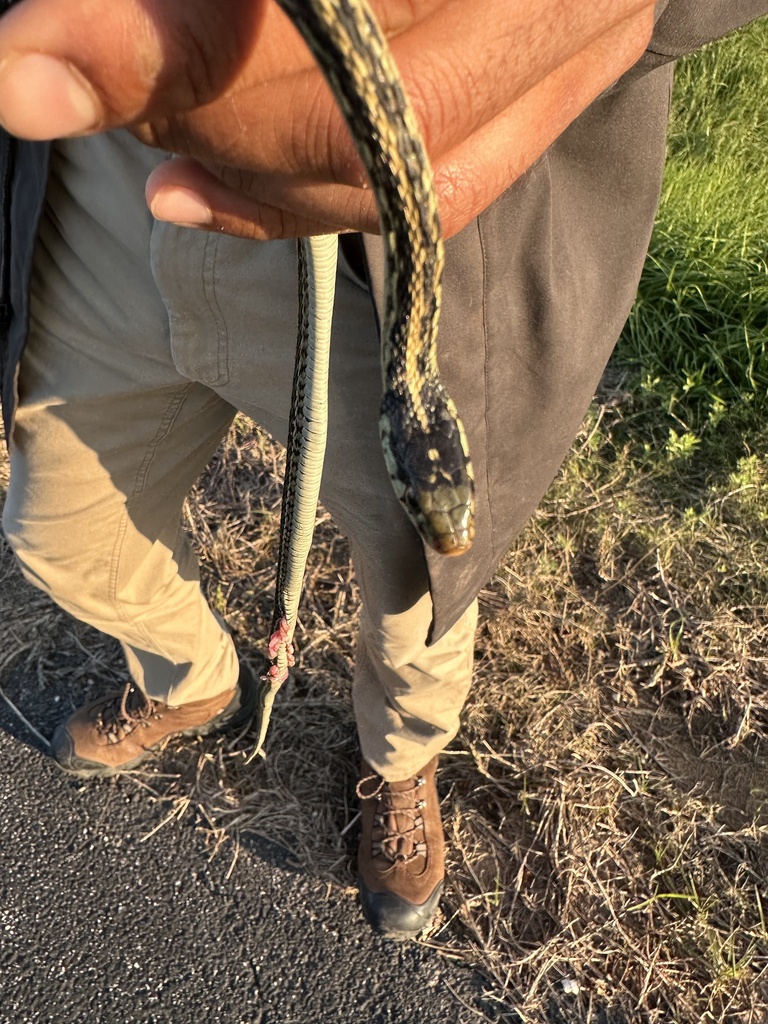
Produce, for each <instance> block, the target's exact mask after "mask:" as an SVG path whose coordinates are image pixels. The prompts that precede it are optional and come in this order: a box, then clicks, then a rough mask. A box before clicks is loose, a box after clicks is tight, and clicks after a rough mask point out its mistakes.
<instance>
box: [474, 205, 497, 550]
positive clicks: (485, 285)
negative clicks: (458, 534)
mask: <svg viewBox="0 0 768 1024" xmlns="http://www.w3.org/2000/svg"><path fill="white" fill-rule="evenodd" d="M481 219H482V215H481V216H480V217H478V218H477V237H478V241H479V244H480V258H481V260H482V268H483V424H484V426H485V486H486V494H487V502H486V503H487V506H488V520H489V522H490V526H491V547H492V549H493V550H494V551H495V550H496V543H495V541H496V528H495V524H494V521H493V507H492V505H491V459H490V451H491V448H490V438H491V427H490V423H489V420H488V395H489V385H490V382H489V380H488V377H489V373H490V358H489V342H488V256H487V252H486V248H485V239H484V238H483V229H482V225H481Z"/></svg>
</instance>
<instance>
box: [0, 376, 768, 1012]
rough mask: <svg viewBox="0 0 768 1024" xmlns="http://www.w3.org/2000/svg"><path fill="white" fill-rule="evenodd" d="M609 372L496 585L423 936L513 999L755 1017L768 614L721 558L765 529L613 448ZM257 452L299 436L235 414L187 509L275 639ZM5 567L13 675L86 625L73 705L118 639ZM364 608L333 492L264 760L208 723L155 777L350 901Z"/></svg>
mask: <svg viewBox="0 0 768 1024" xmlns="http://www.w3.org/2000/svg"><path fill="white" fill-rule="evenodd" d="M618 394H619V396H621V395H622V394H623V392H618ZM616 395H617V393H616V391H615V390H614V391H613V392H610V393H609V394H608V396H607V397H606V396H605V395H604V396H603V403H602V405H596V406H595V408H594V410H593V412H592V413H591V416H590V419H589V420H588V421H587V423H586V424H585V428H584V431H583V433H582V436H581V437H580V438H579V440H578V441H577V444H576V446H575V450H574V454H573V455H572V457H571V459H570V461H569V463H568V464H567V466H566V468H565V469H564V471H563V473H562V475H561V479H560V481H559V483H558V485H557V489H556V491H555V492H553V495H552V497H551V498H550V499H549V500H548V501H547V502H546V503H545V505H544V506H543V508H542V510H541V512H540V514H539V516H538V517H537V519H536V520H535V521H534V522H533V523H531V524H530V526H529V528H528V529H527V531H526V532H525V534H524V536H523V537H522V538H521V540H520V542H519V544H518V545H517V547H516V548H515V550H514V551H513V552H512V553H510V555H509V557H508V559H507V560H506V562H505V563H504V565H503V566H502V567H501V568H500V570H499V572H498V574H497V576H496V578H495V579H494V581H493V583H492V584H491V585H490V586H489V587H488V588H487V589H486V590H485V591H484V592H483V594H482V595H481V605H482V622H481V627H480V630H479V633H478V638H477V677H476V684H475V687H474V690H473V694H472V697H471V699H470V702H469V703H468V705H467V707H466V710H465V716H464V727H463V730H462V733H461V735H460V737H459V739H458V740H457V741H456V742H455V743H454V744H453V746H452V748H451V750H450V752H449V753H448V755H446V757H445V758H444V762H443V769H442V773H441V782H440V788H441V792H442V794H443V802H444V811H445V820H446V823H447V827H448V832H449V837H450V855H449V885H448V890H447V895H446V898H445V900H444V903H443V912H442V913H443V916H442V918H441V919H440V921H439V922H438V923H437V925H436V927H435V929H434V931H433V933H432V934H431V935H430V936H428V937H427V938H426V939H425V940H424V941H427V942H429V943H430V944H432V945H434V946H435V947H436V948H437V949H439V950H440V951H441V952H442V953H443V954H444V955H449V956H458V957H462V958H465V959H467V960H468V961H470V962H471V963H473V964H476V965H478V966H479V967H480V968H481V969H483V970H484V971H485V972H486V973H487V974H488V975H489V976H490V977H491V978H493V979H495V982H496V988H495V991H496V995H497V998H498V1004H499V1014H500V1019H506V1020H509V1021H512V1020H522V1021H531V1022H533V1021H541V1022H544V1021H547V1022H557V1021H567V1022H569V1024H581V1022H584V1024H586V1022H592V1021H595V1022H597V1021H604V1022H608V1021H614V1022H620V1021H628V1022H633V1024H634V1022H638V1024H639V1022H664V1024H666V1022H670V1021H675V1022H678V1024H698V1022H700V1021H718V1022H723V1024H725V1022H728V1024H736V1022H738V1024H742V1022H744V1024H746V1022H748V1021H750V1022H755V1024H757V1022H758V1021H762V1020H764V1019H765V1013H766V1006H767V1005H768V971H767V970H766V967H767V965H768V934H767V933H766V924H765V917H764V912H763V904H764V903H765V879H766V878H767V877H768V848H767V847H766V843H765V830H766V824H767V823H768V816H767V815H766V810H765V800H766V797H767V796H768V769H767V768H766V759H765V756H764V755H765V753H766V739H765V732H766V723H768V704H767V700H766V688H765V665H766V657H765V637H766V631H767V630H768V616H766V612H765V610H764V609H765V603H764V602H763V601H758V600H757V599H758V598H759V596H760V595H759V594H757V593H755V592H754V591H753V597H754V598H755V599H754V600H753V602H752V603H751V604H749V605H747V604H742V605H741V606H739V607H736V606H734V604H733V602H732V600H731V595H732V592H733V586H734V579H733V576H734V574H737V570H736V568H735V566H734V567H732V571H731V572H730V573H728V572H723V571H721V565H720V562H721V560H722V559H721V556H720V554H719V552H718V549H717V546H718V544H724V545H725V544H727V545H728V546H729V547H728V550H730V551H731V552H733V551H734V550H738V551H739V552H741V554H742V555H744V554H745V553H751V557H752V558H754V559H758V560H762V561H763V564H768V557H765V558H764V556H765V555H768V552H765V551H764V547H765V541H764V540H763V538H762V537H759V536H755V537H744V536H736V537H734V536H731V534H730V533H729V525H728V523H727V521H726V520H725V519H723V520H722V521H721V522H713V524H712V526H711V529H710V530H708V531H702V530H701V529H699V531H698V533H699V536H698V538H697V537H695V536H692V535H691V531H690V529H689V527H688V526H687V525H686V519H685V515H684V514H679V513H677V512H676V511H674V510H671V511H670V510H669V509H665V510H660V509H659V508H658V501H656V503H655V504H654V496H653V493H652V492H651V493H647V484H646V483H645V482H643V480H642V479H639V480H636V481H635V482H634V483H631V482H628V481H627V480H626V479H625V475H624V471H623V470H622V469H621V468H620V463H618V462H614V463H611V462H609V461H608V460H607V459H605V458H603V457H602V456H603V454H604V452H603V447H604V445H606V444H608V440H607V439H608V438H609V437H610V423H609V421H610V420H611V418H613V419H615V420H616V421H617V422H618V421H620V419H621V417H622V415H623V412H622V408H621V397H619V398H618V399H617V397H616ZM598 422H599V425H600V431H598V432H596V430H595V425H596V423H598ZM597 433H600V436H601V437H603V438H604V439H606V440H604V442H602V443H601V446H600V447H599V449H598V450H597V451H596V450H595V443H594V439H595V437H596V436H597ZM596 465H597V466H598V467H602V473H596V472H595V470H594V467H595V466H596ZM264 467H267V469H268V470H270V471H271V469H272V468H274V469H276V470H277V473H278V475H279V472H280V468H281V467H280V455H279V453H278V452H277V450H276V449H275V448H273V447H272V445H271V444H270V442H269V440H268V439H267V438H266V437H264V436H262V435H261V434H259V433H257V432H251V429H250V426H249V424H248V423H247V421H245V420H239V421H238V423H237V424H236V426H235V428H234V429H233V431H232V432H231V434H230V436H229V438H228V439H227V441H226V442H225V444H224V445H223V446H222V448H221V450H220V451H219V453H218V454H217V456H216V458H215V459H214V461H213V462H212V464H211V466H210V468H209V470H208V472H207V474H206V476H205V478H204V479H203V480H202V481H201V483H200V485H199V487H198V488H197V489H196V491H195V493H194V495H193V496H192V498H191V500H190V502H189V505H188V510H187V517H188V525H189V528H190V531H191V533H192V535H193V537H194V538H195V540H196V542H197V543H198V545H199V547H200V553H201V557H202V560H203V569H204V580H205V582H204V585H205V587H206V589H207V591H208V595H209V598H210V599H211V601H212V602H213V603H214V604H215V605H217V606H218V608H219V609H220V610H221V611H222V612H223V613H224V614H225V615H226V617H227V619H228V621H229V622H230V624H231V625H232V627H233V628H234V630H235V631H236V634H237V638H238V643H239V645H240V647H241V649H242V650H243V651H244V653H246V654H247V655H248V656H249V657H251V658H252V659H253V660H254V663H259V659H260V658H261V652H262V649H263V644H262V642H261V638H263V637H264V636H265V634H266V631H267V626H268V619H269V614H270V609H269V592H270V587H271V573H272V565H273V559H274V552H275V544H276V520H277V513H278V507H279V492H278V489H277V485H276V483H275V480H274V478H273V477H272V475H271V472H265V468H264ZM643 505H645V507H646V509H647V510H649V511H648V516H647V519H646V521H645V522H641V521H640V520H638V509H640V508H641V507H643ZM650 510H653V514H651V511H650ZM654 517H655V520H654ZM654 521H655V526H654V529H653V530H651V529H650V528H649V526H648V524H649V523H651V524H653V523H654ZM675 523H677V526H675ZM658 535H663V536H665V538H666V541H665V544H664V545H663V546H659V545H657V544H655V543H654V540H653V538H654V537H655V536H658ZM2 564H3V576H2V579H0V604H1V605H2V606H1V607H0V612H2V624H1V625H0V634H2V640H3V644H2V649H3V652H4V658H3V662H4V664H5V665H6V677H8V672H9V670H10V671H11V675H12V670H13V668H14V666H15V667H16V668H17V669H18V667H19V665H21V664H22V662H23V663H24V664H25V665H26V670H25V671H26V673H28V672H29V670H30V669H32V668H34V669H36V670H37V671H36V676H37V679H38V680H39V687H40V691H39V693H40V694H42V695H44V694H45V693H46V692H47V693H48V695H49V699H50V693H51V688H52V687H53V688H54V689H56V688H57V687H60V685H61V684H60V683H51V682H50V673H49V672H48V670H47V669H48V668H49V667H50V664H49V663H50V661H51V659H54V661H55V662H56V665H57V675H58V676H59V678H60V677H61V666H62V658H63V657H64V658H66V656H67V651H66V649H65V648H66V643H64V642H63V640H62V635H64V636H67V637H70V638H72V637H73V638H74V642H73V643H72V644H71V647H72V650H71V652H70V655H71V656H70V657H69V661H68V662H67V663H68V664H69V665H70V666H71V679H70V680H68V683H69V685H71V686H73V687H74V689H75V691H76V699H75V701H74V702H75V703H77V701H78V699H82V697H84V696H87V695H88V693H89V692H90V691H91V690H92V689H93V688H95V687H98V686H101V685H103V676H104V674H105V673H106V674H109V673H110V672H119V667H118V661H117V658H116V652H115V650H114V649H113V648H112V647H111V646H110V645H108V644H106V643H105V642H103V641H101V640H100V639H99V638H97V637H96V636H95V635H94V634H91V633H90V631H86V630H82V629H78V628H77V627H75V626H74V625H73V624H72V622H71V620H69V619H67V617H66V616H64V615H63V614H62V613H59V612H58V611H57V610H56V609H54V608H53V607H52V606H50V605H49V604H48V602H47V601H46V600H45V599H44V598H41V597H40V596H38V595H37V594H35V593H34V592H33V591H31V590H30V589H28V588H26V587H25V586H24V585H23V584H22V583H21V582H20V581H19V579H18V577H17V576H16V575H15V570H14V569H13V568H12V566H11V563H10V559H9V557H8V556H7V552H6V553H5V557H4V558H3V563H2ZM739 564H741V566H742V570H743V571H745V572H746V570H747V569H748V566H749V563H748V562H747V561H742V562H741V563H739ZM356 614H357V594H356V589H355V584H354V579H353V576H352V572H351V569H350V566H349V560H348V552H347V546H346V543H345V541H344V540H343V538H342V537H340V536H339V535H338V534H337V532H336V531H335V529H334V527H333V524H332V523H331V522H330V521H329V519H328V517H327V516H325V515H321V516H320V522H319V536H318V541H317V543H316V545H315V547H314V550H313V554H312V564H311V568H310V579H309V585H308V586H307V588H306V592H305V598H304V604H303V607H302V631H303V637H302V638H300V640H301V647H302V650H301V665H300V670H299V673H298V674H297V676H296V678H295V679H294V680H292V681H291V682H290V683H289V684H287V685H286V687H285V688H284V690H283V691H282V692H281V694H280V695H279V697H278V702H277V705H276V709H275V714H274V716H273V723H272V728H271V732H270V735H269V738H268V744H267V749H268V756H267V757H266V759H265V760H263V761H262V760H258V761H257V762H255V763H250V764H248V763H247V758H248V754H249V752H250V741H249V737H248V736H246V737H241V738H240V739H237V740H235V741H233V740H231V739H230V740H218V741H215V740H211V741H207V742H205V743H204V744H202V745H189V744H186V745H180V746H178V747H176V748H174V749H172V750H169V751H168V752H167V753H166V756H165V759H164V761H163V773H162V774H160V775H157V776H137V782H138V783H140V784H143V785H145V786H151V790H152V791H153V792H154V794H155V795H156V796H157V797H158V798H160V799H162V800H164V801H167V802H168V806H169V810H170V812H171V814H170V816H169V820H171V818H179V817H184V816H185V815H195V816H196V820H197V823H198V824H199V826H200V827H202V828H203V829H204V830H205V832H206V834H207V836H208V838H209V841H210V846H211V853H212V854H217V855H220V856H227V857H234V856H236V854H237V850H238V848H239V846H240V844H243V843H246V844H247V843H248V842H249V837H250V836H252V835H258V836H262V837H266V838H269V839H272V840H275V841H277V842H278V843H280V844H282V845H283V846H284V847H285V848H287V849H288V850H290V851H292V853H293V856H294V858H295V861H296V863H297V864H298V865H300V866H301V868H302V869H304V870H307V871H310V872H312V873H314V874H316V875H318V876H320V877H322V878H325V879H327V880H328V882H329V884H330V885H332V886H333V887H334V888H335V889H336V892H337V894H338V896H339V898H353V897H352V888H351V887H352V883H353V873H352V860H353V854H354V829H352V830H350V829H349V828H348V826H349V823H350V822H351V821H352V820H353V817H354V814H355V807H354V797H353V790H354V781H355V770H356V758H357V754H356V747H355V740H354V723H353V719H352V714H351V704H350V699H349V688H350V680H351V671H352V664H353V659H354V636H355V621H356ZM53 645H55V651H52V649H51V648H52V646H53ZM62 651H63V653H62ZM22 667H23V666H22ZM65 674H66V673H65ZM78 688H79V691H78ZM26 707H27V708H29V703H28V704H27V705H26ZM27 716H28V717H29V718H30V721H31V722H33V723H34V712H33V711H29V710H27ZM515 1014H517V1016H516V1015H515Z"/></svg>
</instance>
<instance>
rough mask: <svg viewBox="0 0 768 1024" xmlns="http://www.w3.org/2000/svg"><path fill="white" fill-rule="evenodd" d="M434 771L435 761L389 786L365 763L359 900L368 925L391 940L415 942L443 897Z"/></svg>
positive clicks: (440, 828)
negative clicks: (411, 775) (414, 938)
mask: <svg viewBox="0 0 768 1024" xmlns="http://www.w3.org/2000/svg"><path fill="white" fill-rule="evenodd" d="M436 769H437V758H436V757H435V758H434V759H433V760H432V761H430V762H429V764H428V765H427V766H426V767H425V768H422V770H421V771H420V772H418V774H417V775H415V776H414V777H413V778H411V779H404V780H403V781H402V782H385V781H384V779H382V778H381V776H380V775H377V774H376V773H375V772H372V770H371V768H370V767H369V766H368V765H367V764H366V763H365V761H364V762H363V770H362V776H363V777H362V779H361V781H360V782H359V783H358V786H357V795H358V796H359V797H360V801H361V806H360V809H361V817H362V825H361V831H362V834H361V836H360V849H359V852H358V872H359V874H358V883H359V886H360V897H361V900H362V904H363V912H364V914H365V917H366V919H367V921H368V923H369V924H370V925H371V926H372V927H373V929H374V930H375V931H377V932H379V934H381V935H384V936H386V937H387V938H389V939H400V940H402V939H409V938H412V937H413V936H414V935H417V934H418V933H419V932H420V931H421V930H422V929H423V928H426V927H427V926H428V925H430V924H431V923H432V918H433V916H434V913H435V911H436V910H437V904H438V902H439V900H440V894H441V893H442V891H443V877H444V875H445V840H444V838H443V826H442V822H441V821H440V804H439V800H438V797H437V788H436V786H435V771H436Z"/></svg>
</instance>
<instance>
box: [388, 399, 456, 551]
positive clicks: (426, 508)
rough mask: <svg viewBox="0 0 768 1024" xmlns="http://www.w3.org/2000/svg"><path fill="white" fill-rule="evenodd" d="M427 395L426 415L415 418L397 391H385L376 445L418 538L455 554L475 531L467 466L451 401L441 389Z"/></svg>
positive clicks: (436, 549)
mask: <svg viewBox="0 0 768 1024" xmlns="http://www.w3.org/2000/svg"><path fill="white" fill-rule="evenodd" d="M441 391H442V389H441ZM430 398H431V400H430V405H429V408H430V415H429V419H428V420H427V421H425V420H424V419H423V418H422V419H421V421H419V418H418V417H417V416H415V415H414V414H413V410H409V409H408V408H407V406H408V403H407V402H405V401H403V400H402V398H401V396H397V395H392V393H391V392H387V393H385V396H384V400H383V402H382V412H381V419H380V427H381V442H382V448H383V450H384V457H385V460H386V463H387V468H388V470H389V475H390V479H391V481H392V486H393V488H394V491H395V494H396V495H397V497H398V499H399V500H400V503H401V504H402V506H403V508H404V509H405V511H406V512H407V514H408V517H409V518H410V520H411V522H412V523H413V524H414V526H415V527H416V529H417V530H418V531H419V534H420V536H421V538H422V540H423V541H424V543H425V544H427V545H428V546H429V547H431V548H433V549H434V550H435V551H437V552H439V553H440V554H443V555H461V554H463V553H464V552H465V551H468V550H469V548H470V547H471V545H472V541H473V539H474V536H475V516H474V497H475V482H474V477H473V475H472V465H471V462H470V460H469V455H468V452H467V443H466V438H465V436H464V430H463V427H462V426H461V421H460V420H459V418H458V416H457V415H456V412H455V409H454V408H453V403H451V402H450V400H448V401H447V402H446V401H445V400H444V399H445V398H447V396H445V395H444V394H441V395H439V396H438V397H437V398H436V396H435V395H434V394H433V395H431V396H430Z"/></svg>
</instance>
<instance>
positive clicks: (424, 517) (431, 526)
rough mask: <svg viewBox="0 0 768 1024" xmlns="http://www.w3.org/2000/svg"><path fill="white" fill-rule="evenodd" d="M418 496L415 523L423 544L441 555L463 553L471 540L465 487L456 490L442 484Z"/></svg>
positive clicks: (469, 503)
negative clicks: (448, 498) (417, 518)
mask: <svg viewBox="0 0 768 1024" xmlns="http://www.w3.org/2000/svg"><path fill="white" fill-rule="evenodd" d="M449 493H450V498H451V500H450V501H448V500H447V497H448V494H449ZM419 498H420V501H419V506H420V507H419V512H418V517H419V519H420V522H418V523H417V524H416V525H417V527H418V528H419V532H420V533H421V535H422V537H423V538H424V540H425V541H426V542H427V544H429V546H430V547H431V548H434V550H435V551H437V552H438V553H439V554H441V555H463V554H464V552H465V551H469V549H470V548H471V547H472V541H473V540H474V539H475V517H474V512H473V508H472V495H471V493H469V492H467V491H466V489H465V488H462V489H461V493H459V492H457V491H456V490H455V489H454V488H447V487H445V486H443V487H441V488H438V489H437V490H436V491H427V492H422V493H421V494H420V495H419ZM436 499H437V500H436ZM436 506H440V507H436Z"/></svg>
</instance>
